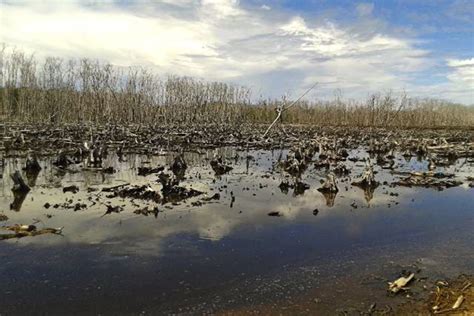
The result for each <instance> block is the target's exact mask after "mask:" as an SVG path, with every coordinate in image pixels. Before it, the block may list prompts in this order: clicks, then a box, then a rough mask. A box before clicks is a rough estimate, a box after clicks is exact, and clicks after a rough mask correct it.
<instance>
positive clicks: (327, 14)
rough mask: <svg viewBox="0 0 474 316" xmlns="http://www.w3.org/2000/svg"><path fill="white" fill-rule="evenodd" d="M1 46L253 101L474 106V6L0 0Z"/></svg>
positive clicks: (459, 0)
mask: <svg viewBox="0 0 474 316" xmlns="http://www.w3.org/2000/svg"><path fill="white" fill-rule="evenodd" d="M0 43H5V44H7V45H8V46H10V47H15V48H17V49H21V50H23V51H25V52H28V53H34V54H35V55H36V56H37V57H38V58H43V57H45V56H58V57H64V58H82V57H88V58H93V59H99V60H102V61H106V62H110V63H112V64H114V65H118V66H137V65H140V66H146V67H149V68H150V69H152V70H153V71H155V72H156V73H157V74H159V75H163V76H166V75H168V74H174V75H183V76H193V77H197V78H201V79H204V80H210V81H224V82H229V83H235V84H239V85H245V86H247V87H249V88H251V89H252V91H253V94H254V96H258V97H260V96H261V97H263V98H266V97H272V98H279V97H282V96H288V97H290V98H296V97H298V95H299V94H301V93H302V92H304V91H305V90H306V89H307V88H308V87H310V86H312V85H313V84H314V83H318V84H317V86H316V89H314V90H313V91H312V92H311V94H310V95H309V98H319V99H331V98H334V96H335V95H342V96H343V97H345V98H351V99H356V100H364V99H366V98H367V97H368V96H369V95H370V94H372V93H378V92H380V93H384V92H387V91H393V92H394V93H395V94H398V93H402V92H403V91H405V92H406V93H407V94H408V95H409V96H411V97H430V98H441V99H445V100H449V101H453V102H458V103H463V104H468V105H472V104H474V0H453V1H443V0H426V1H423V0H418V1H412V0H393V1H389V0H379V1H372V2H371V1H367V2H362V1H346V0H307V1H301V0H277V1H268V0H240V1H238V0H154V1H151V0H150V1H146V0H116V1H114V0H102V1H89V0H84V1H79V0H43V1H41V0H24V1H22V0H15V1H11V0H0Z"/></svg>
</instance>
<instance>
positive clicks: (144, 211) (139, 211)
mask: <svg viewBox="0 0 474 316" xmlns="http://www.w3.org/2000/svg"><path fill="white" fill-rule="evenodd" d="M159 212H160V211H159V210H158V207H156V206H155V207H154V208H152V209H149V208H148V206H145V207H144V208H139V209H136V210H135V211H133V213H135V214H138V215H144V216H148V215H153V216H155V218H156V217H158V213H159Z"/></svg>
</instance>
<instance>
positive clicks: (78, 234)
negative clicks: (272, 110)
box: [0, 148, 474, 314]
mask: <svg viewBox="0 0 474 316" xmlns="http://www.w3.org/2000/svg"><path fill="white" fill-rule="evenodd" d="M213 153H214V152H213V151H212V152H211V151H208V152H206V151H202V152H194V153H186V155H185V159H186V161H187V163H188V165H189V166H190V168H188V170H187V172H186V177H187V178H186V179H185V181H184V182H183V183H182V185H183V186H186V187H188V188H190V187H192V188H194V189H197V190H200V191H203V192H205V193H206V194H207V196H212V195H213V194H214V193H216V192H219V193H220V195H221V198H220V200H218V201H211V202H204V204H203V205H202V206H193V205H192V204H191V203H192V202H196V201H199V200H201V199H202V196H200V197H195V198H191V199H188V200H186V201H184V202H181V203H180V204H179V205H168V204H166V205H158V208H159V210H160V213H158V215H157V217H156V218H155V217H154V216H153V215H150V216H143V215H137V214H134V213H133V211H134V210H136V209H137V208H139V207H142V206H145V205H149V206H153V205H154V203H152V202H149V203H147V202H143V201H138V200H135V201H134V202H131V201H130V200H129V199H122V198H107V197H106V196H107V193H103V192H102V193H101V192H100V191H96V192H90V193H88V192H87V188H91V187H93V188H98V189H100V188H102V187H109V186H114V185H118V184H123V183H132V184H142V183H143V184H144V183H151V184H152V187H153V188H155V189H157V190H159V189H160V185H159V184H157V182H156V179H157V177H156V175H150V176H147V177H142V176H138V175H137V171H136V168H137V167H138V166H143V165H146V166H151V167H155V166H158V165H163V166H165V165H166V166H167V165H169V164H170V163H171V161H172V156H173V153H169V154H163V155H162V156H153V157H146V156H137V155H130V156H128V157H126V159H125V160H126V161H125V162H120V161H119V160H118V159H117V158H116V157H115V156H114V155H110V157H109V158H108V160H107V161H106V162H105V166H106V167H107V166H113V167H114V168H115V169H117V170H118V172H117V173H115V174H112V175H103V174H101V173H100V172H92V171H86V172H77V173H71V172H60V171H59V170H58V169H57V168H55V167H54V166H53V165H52V164H51V159H49V158H46V159H43V160H41V161H40V164H41V166H42V167H43V169H42V170H41V172H40V173H39V174H38V176H37V178H36V179H32V178H30V179H28V182H29V184H30V186H32V190H31V191H30V192H29V193H28V195H27V196H26V197H25V200H24V201H23V202H22V203H20V204H21V207H20V206H19V204H18V203H16V207H15V208H17V211H15V210H10V204H11V203H12V201H13V200H14V196H13V193H12V192H11V187H12V183H11V180H10V178H9V174H11V173H13V171H14V170H16V169H21V167H22V166H23V164H24V160H22V159H7V160H6V161H5V166H4V170H3V179H2V180H3V181H2V183H1V184H0V213H1V211H3V214H5V215H7V216H8V218H9V219H8V220H7V221H6V222H2V223H1V224H2V225H12V224H31V223H34V222H37V223H36V224H35V225H36V226H38V227H39V228H41V227H43V226H44V227H64V229H63V235H62V236H59V235H41V236H36V237H25V238H21V239H12V240H4V241H1V242H0V260H1V264H0V284H1V287H0V291H1V292H2V295H0V304H1V306H2V310H1V312H2V313H3V312H4V313H13V314H17V313H43V312H47V313H50V314H64V313H108V314H137V313H140V312H142V313H147V312H148V313H153V314H156V313H203V312H212V313H249V312H252V311H254V312H263V313H268V312H279V313H285V312H286V313H289V314H292V313H299V314H304V313H309V314H311V313H314V311H318V312H319V314H331V313H334V311H336V310H338V309H340V308H359V309H365V310H366V309H367V308H368V306H370V304H371V303H372V302H373V301H375V300H376V301H377V302H379V303H380V302H386V303H387V304H390V303H398V302H400V298H389V297H387V296H386V293H385V288H386V280H391V279H393V278H394V277H397V275H398V273H400V271H402V270H403V269H406V268H407V267H408V268H410V267H411V268H412V269H413V265H416V267H417V268H418V269H421V272H420V273H422V274H424V275H426V276H427V277H429V278H438V277H439V278H442V277H449V276H454V275H457V274H459V273H473V272H474V257H473V255H472V249H473V245H474V241H473V240H474V238H473V237H474V233H473V231H474V230H473V227H474V217H473V214H474V213H473V211H474V194H473V189H471V188H469V187H468V186H467V182H466V183H465V184H464V185H462V186H460V187H456V188H449V189H445V190H443V191H437V190H435V189H433V188H407V187H395V188H393V187H390V186H388V185H381V186H379V187H378V188H377V189H375V191H374V192H373V194H365V192H364V191H363V190H362V189H360V188H358V187H354V186H352V185H350V183H351V180H350V179H349V178H348V177H346V178H340V179H338V185H339V190H340V191H339V192H338V194H337V195H336V197H335V198H334V199H331V198H329V199H327V198H326V197H325V196H324V195H323V194H321V193H320V192H318V191H317V188H319V187H320V186H321V184H320V182H319V181H320V180H321V179H323V178H324V175H325V171H324V170H314V169H313V168H312V167H310V168H309V169H308V170H307V171H306V173H305V174H304V175H303V177H302V181H304V182H306V183H308V184H309V185H310V189H309V190H307V191H306V192H304V194H301V195H295V194H293V192H292V190H291V189H290V191H289V192H288V193H284V192H281V190H280V189H279V187H278V185H279V184H280V182H281V181H282V180H283V179H285V175H283V174H282V173H281V172H279V171H278V170H276V168H274V164H275V162H276V161H277V159H278V157H279V156H280V155H282V156H283V157H285V156H286V154H287V152H286V151H281V152H280V151H273V152H271V151H240V150H237V149H232V148H225V149H221V150H220V153H221V154H222V155H223V156H224V157H227V160H228V162H229V163H231V164H232V166H233V167H234V170H232V171H231V172H230V173H229V174H227V175H223V176H221V177H215V176H214V173H213V172H212V169H211V168H210V166H209V161H208V160H206V158H211V157H212V155H213ZM355 155H357V156H358V157H362V158H363V157H365V156H367V154H366V153H365V152H364V151H363V150H355V151H352V152H351V156H355ZM247 156H252V158H251V159H247V158H246V157H247ZM396 162H397V165H398V166H399V168H398V169H397V170H405V171H411V170H425V169H426V166H427V163H426V162H425V161H417V160H416V159H415V158H411V159H410V160H406V159H404V158H403V157H401V156H400V157H398V158H397V160H396ZM346 165H347V166H348V167H349V169H352V173H351V175H350V178H351V179H352V180H353V179H356V178H357V177H358V176H359V175H360V174H361V172H362V170H363V167H364V164H363V162H355V163H353V162H350V161H347V162H346ZM375 170H376V171H378V173H377V175H376V179H377V180H378V181H380V182H383V181H387V182H388V183H391V182H393V181H394V180H395V179H397V176H394V175H391V174H389V173H388V172H387V171H386V170H382V169H381V168H379V167H378V166H375ZM438 171H443V172H455V173H456V175H457V179H460V180H464V179H465V177H466V175H469V174H472V173H473V172H472V171H473V166H472V165H470V164H469V163H466V162H464V161H463V160H459V161H458V162H457V163H456V164H455V165H454V166H451V167H449V168H446V169H444V168H440V169H439V170H438ZM25 178H26V177H25ZM72 184H75V185H77V186H79V189H80V191H79V192H78V193H76V194H73V193H70V192H68V193H63V191H62V187H64V186H69V185H72ZM390 193H392V195H390ZM393 193H396V194H398V196H396V195H393ZM231 196H234V197H235V202H233V203H232V198H231ZM71 199H72V203H71V204H75V203H77V202H80V203H85V204H87V206H88V207H87V208H86V209H84V210H79V211H74V210H72V209H63V208H61V207H58V208H54V207H53V206H51V207H49V208H47V209H46V208H45V207H44V205H45V203H49V204H51V205H54V204H56V203H64V202H65V201H67V200H71ZM69 202H71V201H69ZM108 203H110V204H111V205H113V206H116V205H122V206H124V211H123V212H121V213H118V214H116V213H112V214H109V215H105V216H103V215H104V213H105V211H106V206H105V205H106V204H108ZM315 209H317V210H318V212H317V215H314V214H313V211H314V210H315ZM272 211H278V212H280V214H282V216H280V217H272V216H268V215H267V214H268V213H269V212H272ZM315 300H316V301H315Z"/></svg>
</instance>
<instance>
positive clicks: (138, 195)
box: [107, 185, 161, 203]
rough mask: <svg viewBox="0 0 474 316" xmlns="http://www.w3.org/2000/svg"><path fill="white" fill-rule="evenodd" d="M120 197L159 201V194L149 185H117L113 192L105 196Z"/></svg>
mask: <svg viewBox="0 0 474 316" xmlns="http://www.w3.org/2000/svg"><path fill="white" fill-rule="evenodd" d="M117 196H119V197H121V198H131V199H138V200H150V201H153V202H156V203H159V202H161V196H160V194H159V193H158V192H156V191H155V190H153V189H152V188H151V187H150V186H149V185H134V186H131V187H123V186H117V187H116V188H115V190H114V191H113V194H111V195H108V196H107V197H109V198H111V197H117Z"/></svg>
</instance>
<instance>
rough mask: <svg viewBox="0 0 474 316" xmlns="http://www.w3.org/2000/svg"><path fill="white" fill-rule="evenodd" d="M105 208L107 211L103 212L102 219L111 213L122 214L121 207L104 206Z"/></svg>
mask: <svg viewBox="0 0 474 316" xmlns="http://www.w3.org/2000/svg"><path fill="white" fill-rule="evenodd" d="M106 207H107V210H106V211H105V213H104V215H102V217H104V216H105V215H109V214H112V213H120V212H123V207H121V206H119V205H117V206H112V205H106Z"/></svg>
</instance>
